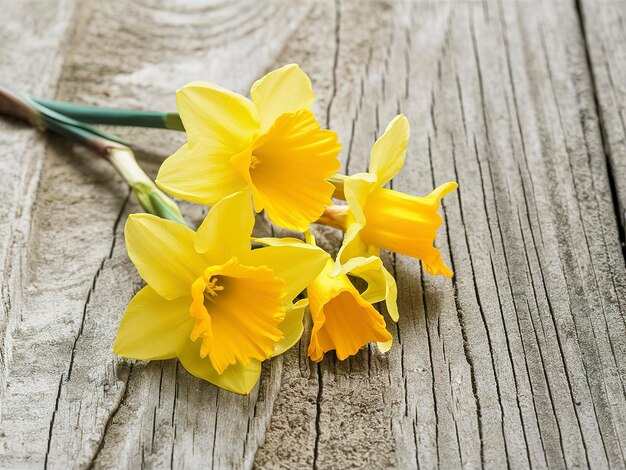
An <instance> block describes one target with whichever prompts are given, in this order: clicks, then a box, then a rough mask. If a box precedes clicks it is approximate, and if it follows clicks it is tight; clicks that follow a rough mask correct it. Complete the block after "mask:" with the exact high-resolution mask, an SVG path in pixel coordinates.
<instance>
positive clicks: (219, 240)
mask: <svg viewBox="0 0 626 470" xmlns="http://www.w3.org/2000/svg"><path fill="white" fill-rule="evenodd" d="M176 99H177V107H178V111H179V114H174V113H158V112H137V111H121V110H112V109H99V108H92V107H87V106H80V105H75V104H71V103H62V102H55V101H46V100H41V99H37V98H33V97H29V96H21V95H14V94H11V93H10V92H8V91H6V90H0V112H3V113H5V114H11V115H13V116H17V117H21V118H23V119H26V120H28V121H30V122H31V123H32V124H34V125H35V126H37V127H39V128H43V129H50V130H52V131H55V132H58V133H61V134H63V135H66V136H68V137H71V138H73V139H76V140H79V141H80V142H83V143H85V144H87V145H88V146H90V147H92V148H93V149H95V150H96V151H98V152H99V153H100V154H101V155H103V156H104V157H106V158H107V159H108V160H109V161H110V162H111V163H112V164H113V165H114V166H115V168H116V169H117V170H118V172H119V173H120V175H121V176H122V177H123V178H124V179H125V180H126V181H127V182H128V184H129V185H130V186H131V188H132V189H133V191H134V192H135V194H136V196H137V199H138V201H139V203H140V205H141V206H142V207H143V209H144V210H145V211H146V212H147V213H142V214H133V215H131V216H129V218H128V220H127V221H126V228H125V236H126V247H127V249H128V255H129V257H130V259H131V260H132V262H133V263H134V264H135V266H136V268H137V271H138V272H139V274H140V275H141V277H142V278H143V279H144V280H145V282H146V286H145V287H144V288H143V289H141V290H140V291H139V292H138V293H137V294H136V295H135V296H134V298H133V299H132V300H131V302H130V303H129V305H128V307H127V308H126V312H125V313H124V316H123V318H122V321H121V323H120V326H119V330H118V332H117V337H116V339H115V344H114V345H113V352H114V353H115V354H118V355H120V356H123V357H127V358H133V359H139V360H163V359H170V358H178V359H179V360H180V361H181V363H182V365H183V366H184V367H185V368H186V369H187V370H188V371H189V372H190V373H191V374H193V375H195V376H197V377H199V378H201V379H204V380H207V381H209V382H211V383H213V384H215V385H217V386H219V387H222V388H224V389H226V390H230V391H232V392H236V393H242V394H246V393H249V392H250V390H251V389H252V388H253V387H254V385H255V384H256V382H257V381H258V379H259V375H260V372H261V363H262V362H263V361H265V360H268V359H270V358H272V357H273V356H276V355H278V354H282V353H284V352H285V351H287V350H288V349H289V348H291V347H292V346H293V345H294V344H296V343H297V342H298V341H299V340H300V338H301V336H302V334H303V331H304V327H303V321H304V315H305V311H306V309H307V307H308V311H309V314H310V315H311V320H312V328H311V334H310V338H307V340H308V342H309V347H308V355H309V357H310V358H311V360H313V361H321V360H322V358H323V357H324V354H325V353H327V352H329V351H333V350H334V351H335V353H336V355H337V358H338V359H339V360H344V359H346V358H348V357H350V356H352V355H354V354H356V353H357V352H358V351H359V349H360V348H362V347H363V346H365V345H367V344H368V343H370V342H375V343H377V344H378V347H379V349H380V350H381V351H383V352H386V351H388V350H389V348H390V347H391V343H392V337H391V334H390V333H389V332H388V331H387V328H386V321H385V318H384V317H383V316H382V315H381V314H380V313H379V312H378V311H377V310H376V309H375V308H374V307H373V304H375V303H377V302H382V301H384V302H385V303H386V307H387V309H386V310H387V312H388V314H389V317H390V319H391V320H392V321H397V320H398V308H397V306H396V294H397V291H396V283H395V280H394V278H393V276H392V275H391V274H390V273H389V271H387V269H386V268H385V266H384V265H383V262H382V261H381V259H380V249H385V250H389V251H393V252H396V253H401V254H404V255H408V256H411V257H414V258H417V259H419V260H421V262H422V265H423V267H424V270H425V271H426V272H427V273H429V274H431V275H435V276H436V275H443V276H446V277H451V276H452V271H451V270H450V269H449V268H448V267H447V266H445V264H444V263H443V261H442V259H441V255H440V253H439V250H438V249H437V248H436V247H435V246H434V242H435V237H436V231H437V228H438V227H439V226H440V225H441V217H440V216H439V215H438V213H437V210H438V207H439V201H440V199H441V198H442V197H443V196H445V195H446V194H448V193H449V192H450V191H453V190H454V189H455V188H456V187H457V185H456V183H453V182H450V183H445V184H443V185H441V186H439V187H438V188H436V189H435V190H434V191H433V192H432V193H430V194H429V195H428V196H426V197H419V196H412V195H408V194H405V193H402V192H399V191H394V190H391V189H386V188H385V187H384V186H385V184H386V183H387V182H388V181H390V180H391V179H392V178H393V177H394V176H395V175H396V174H397V173H398V172H399V171H400V170H401V169H402V166H403V164H404V158H405V153H406V148H407V144H408V140H409V123H408V121H407V119H406V118H405V117H404V116H402V115H399V116H397V117H396V118H394V119H393V120H392V121H391V122H390V123H389V125H388V126H387V128H386V130H385V132H384V134H383V135H382V136H381V137H380V138H379V139H378V140H377V141H376V142H375V143H374V145H373V147H372V150H371V156H370V164H369V172H367V173H359V174H355V175H349V176H347V175H341V174H337V173H336V172H337V171H338V169H339V167H340V162H339V160H338V158H337V156H338V154H339V151H340V149H341V145H340V144H339V142H338V136H337V134H335V133H334V132H333V131H331V130H326V129H321V128H320V124H319V122H318V121H317V120H316V117H315V115H314V114H313V112H311V107H312V105H313V103H314V101H315V95H314V93H313V90H312V87H311V82H310V80H309V78H308V77H307V75H306V74H305V73H304V72H303V71H302V70H301V69H300V68H299V67H298V66H297V65H287V66H284V67H282V68H280V69H278V70H274V71H273V72H270V73H269V74H267V75H266V76H265V77H263V78H261V79H260V80H258V81H257V82H255V83H254V85H253V86H252V89H251V90H250V99H248V98H246V97H244V96H241V95H238V94H236V93H234V92H231V91H229V90H227V89H224V88H222V87H220V86H217V85H214V84H211V83H206V82H193V83H190V84H188V85H186V86H185V87H183V88H182V89H181V90H179V91H178V92H177V95H176ZM94 123H100V124H118V125H141V126H148V127H159V128H166V129H175V130H181V131H182V130H184V131H185V132H186V135H187V143H186V144H185V145H183V146H182V147H181V148H180V149H179V150H178V151H177V152H176V153H174V154H173V155H171V156H170V157H169V158H167V159H166V160H165V161H164V162H163V164H162V166H161V168H160V170H159V173H158V176H157V178H156V182H153V181H152V180H151V179H150V178H148V177H147V176H146V174H145V173H144V172H143V171H142V170H141V168H140V167H139V166H138V165H137V162H136V160H135V158H134V155H133V153H132V151H131V150H130V148H129V147H128V146H126V145H125V144H124V143H123V142H122V140H121V139H120V138H118V137H116V136H114V135H111V134H108V133H105V132H102V131H100V130H98V129H96V128H94V127H92V126H90V125H89V124H94ZM155 183H156V185H155ZM165 193H168V194H170V195H172V196H175V197H178V198H181V199H185V200H188V201H192V202H195V203H198V204H204V205H207V206H211V209H210V211H209V213H208V215H207V216H206V218H205V219H204V221H203V222H202V223H201V224H200V226H199V227H198V228H197V229H195V230H194V229H193V228H190V227H189V226H188V224H187V223H186V221H185V219H184V218H183V216H182V215H181V213H180V211H179V210H178V207H177V205H176V203H175V202H174V201H173V200H172V199H170V198H169V197H168V196H167V195H166V194H165ZM333 198H334V199H335V200H337V202H339V201H345V203H343V202H339V204H334V203H333ZM261 211H265V214H266V215H267V217H268V218H269V220H270V221H271V222H272V223H273V224H275V225H276V226H278V227H282V228H285V229H289V230H294V231H298V232H301V233H302V234H303V236H302V239H299V238H252V230H253V227H254V223H255V217H254V213H255V212H257V213H258V212H261ZM313 223H316V224H323V225H327V226H331V227H334V228H336V229H339V230H342V231H343V232H344V238H343V243H342V245H341V247H340V249H339V252H338V254H337V256H336V258H335V259H333V258H332V257H331V256H330V255H329V254H328V253H326V252H325V251H324V250H323V249H321V248H320V247H318V246H316V244H315V239H314V237H313V235H312V233H311V231H310V226H311V224H313ZM253 245H254V249H253ZM354 277H356V278H360V279H362V280H363V281H365V284H364V285H366V286H367V287H366V288H365V289H364V290H363V291H362V292H361V291H359V290H358V289H357V288H356V287H355V286H354V284H353V282H352V278H354ZM305 291H306V297H304V296H303V295H302V294H303V292H305Z"/></svg>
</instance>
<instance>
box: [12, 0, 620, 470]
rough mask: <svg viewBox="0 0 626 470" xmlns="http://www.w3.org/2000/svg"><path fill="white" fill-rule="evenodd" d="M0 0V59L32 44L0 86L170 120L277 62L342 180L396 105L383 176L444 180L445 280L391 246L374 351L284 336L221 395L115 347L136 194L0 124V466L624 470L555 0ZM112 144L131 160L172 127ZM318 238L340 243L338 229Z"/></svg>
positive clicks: (592, 211) (611, 246)
mask: <svg viewBox="0 0 626 470" xmlns="http://www.w3.org/2000/svg"><path fill="white" fill-rule="evenodd" d="M0 3H2V7H3V8H5V10H6V8H9V12H10V13H12V14H10V15H9V17H11V18H12V21H13V25H14V26H13V28H14V29H8V30H7V31H8V32H5V31H3V32H2V33H0V34H3V35H6V36H7V38H5V37H4V36H3V39H5V41H4V44H10V45H12V46H11V48H8V47H2V48H0V57H4V55H5V54H15V53H16V52H15V51H20V50H23V48H24V47H26V45H31V47H33V49H34V51H33V53H32V54H30V55H29V59H28V61H27V62H23V64H24V65H23V67H24V68H23V69H18V68H15V67H13V66H12V67H3V68H0V74H2V75H0V77H1V78H2V80H1V81H2V82H3V83H15V81H16V80H17V77H23V76H26V77H32V78H30V79H29V80H30V81H26V82H25V83H24V85H23V86H24V88H25V91H29V92H34V93H38V94H44V95H46V96H47V97H56V98H59V99H71V100H77V101H83V102H86V103H90V104H103V105H104V104H107V105H111V106H132V107H141V108H146V107H147V108H161V109H169V108H171V107H173V103H174V102H173V94H172V91H173V90H174V89H175V88H176V87H178V86H180V85H182V84H184V83H186V82H187V81H190V80H193V79H198V78H202V79H208V80H211V81H214V82H217V83H220V84H222V85H224V86H228V87H230V88H233V89H235V90H237V91H240V92H246V90H247V89H248V87H249V86H250V84H251V83H252V81H253V80H254V79H255V78H257V77H258V76H260V75H261V74H262V73H263V72H264V71H267V70H270V69H272V68H274V67H276V66H279V65H282V64H284V63H287V62H292V61H294V62H298V63H300V64H301V65H302V67H303V68H304V69H305V70H306V71H307V72H308V73H309V74H310V75H311V78H312V80H313V83H314V87H315V90H316V92H317V94H318V102H317V103H316V109H315V110H316V112H317V113H318V114H319V115H320V116H321V118H322V121H324V120H326V123H327V124H328V125H329V126H330V127H332V128H333V129H334V130H336V131H337V132H339V134H340V136H341V138H342V141H343V143H344V149H343V151H342V159H343V162H344V169H345V170H346V171H349V172H351V173H354V172H357V171H363V170H365V169H366V166H367V157H368V153H369V148H370V146H371V144H372V143H373V141H374V140H375V138H376V136H378V135H380V133H381V132H382V130H383V129H384V127H385V125H386V123H387V122H388V121H389V120H390V119H391V118H392V117H393V116H394V115H395V114H396V113H397V112H403V113H405V114H406V115H407V116H408V118H409V121H410V122H411V125H412V139H411V144H410V148H409V156H408V158H407V165H406V167H405V169H404V170H403V173H402V174H401V175H400V176H399V177H398V178H397V179H396V180H395V181H394V182H393V187H394V188H395V189H399V190H403V191H407V192H411V193H414V194H426V193H427V192H428V191H430V190H431V189H432V188H433V187H434V186H435V185H437V184H439V183H442V182H444V181H448V180H457V181H459V183H460V186H461V187H460V190H459V192H458V193H457V194H453V195H451V196H448V197H447V199H446V201H445V204H444V208H443V211H442V213H443V214H444V227H442V229H441V231H440V235H441V237H440V241H439V245H440V247H441V249H442V251H443V254H444V258H445V259H446V260H447V261H448V262H449V264H450V265H451V266H452V267H453V268H454V269H455V271H456V277H455V278H454V279H453V280H452V281H450V280H444V279H435V278H432V277H428V276H424V275H423V273H422V272H421V270H420V267H419V263H417V262H416V261H414V260H411V259H408V258H405V257H402V256H386V262H387V263H388V264H389V267H390V268H392V269H393V270H394V272H395V275H396V277H397V279H398V284H399V289H400V292H399V296H400V298H399V300H400V312H401V318H400V321H399V323H398V324H397V326H391V328H392V330H393V332H394V337H395V339H396V342H395V345H394V348H393V349H392V350H391V352H390V353H388V354H387V355H381V354H380V353H378V351H377V350H376V348H375V347H374V348H367V349H366V350H364V351H362V352H360V353H359V354H358V355H357V356H356V357H354V358H353V359H351V360H349V361H346V362H338V361H336V359H335V358H333V357H332V355H328V356H327V358H326V359H325V360H324V361H323V362H322V363H321V364H320V365H319V366H318V365H316V364H313V363H311V362H310V361H308V359H307V357H306V340H304V341H303V342H302V343H301V344H300V346H299V347H297V348H294V349H293V350H292V351H290V352H289V353H288V354H286V355H285V356H284V357H283V358H278V359H276V360H273V361H271V362H270V363H269V364H267V366H266V367H265V368H264V371H263V377H262V380H261V383H260V386H259V387H258V388H257V389H255V390H254V391H253V393H252V394H251V395H250V396H249V397H239V396H235V395H232V394H229V393H226V392H222V391H218V390H217V389H216V388H215V387H213V386H211V385H209V384H206V383H204V382H201V381H199V380H197V379H195V378H193V377H191V376H189V374H187V373H186V371H185V370H184V369H183V368H181V367H180V366H178V365H177V364H176V363H175V362H174V361H165V362H153V363H141V362H138V363H131V362H130V361H124V360H120V359H118V358H115V357H114V356H113V355H112V354H111V352H110V350H111V344H112V341H113V337H114V334H115V329H116V325H117V322H118V321H119V318H120V316H121V313H122V311H123V309H124V306H125V305H126V303H127V302H128V300H129V299H130V298H131V296H132V295H133V293H134V292H136V291H137V290H138V289H139V287H140V286H141V281H140V279H139V277H138V276H137V274H136V273H135V272H134V270H133V267H132V264H131V263H130V262H129V261H128V260H127V258H126V254H125V248H124V243H123V236H122V228H123V221H124V219H125V217H126V215H127V214H128V213H129V212H132V211H137V210H138V207H137V205H136V204H135V203H134V201H133V200H132V199H130V198H129V197H128V191H127V190H126V189H125V188H124V186H123V185H122V184H121V182H120V181H119V179H118V178H116V177H115V176H114V173H113V172H112V170H111V169H110V168H108V167H107V166H106V165H105V164H104V162H100V161H98V160H97V159H96V158H94V157H92V156H91V154H90V153H89V152H87V151H84V150H82V149H79V148H75V147H73V146H70V145H67V144H66V143H64V142H62V141H61V140H60V139H56V138H48V139H46V140H44V139H43V138H39V137H33V135H32V133H31V132H30V131H29V130H26V129H24V128H22V127H20V126H18V125H13V124H4V121H3V123H2V124H0V125H1V126H2V127H0V139H1V140H2V143H4V144H5V145H4V146H3V148H4V149H9V150H10V151H6V150H4V151H3V153H2V160H1V163H0V164H1V165H2V169H3V171H2V173H1V176H0V177H1V178H3V180H2V181H3V184H2V185H1V186H0V188H2V189H1V190H2V191H3V193H2V196H5V194H4V191H5V188H9V189H7V190H6V191H7V193H6V197H2V198H1V199H0V201H1V204H3V206H0V207H2V211H3V213H4V212H5V209H6V212H7V213H9V214H10V217H9V221H10V223H9V224H7V225H5V224H3V225H2V226H1V227H0V234H1V235H2V240H3V242H2V243H3V251H2V256H3V258H2V264H1V266H2V269H3V271H2V295H3V305H4V306H5V307H4V316H3V318H2V320H0V322H1V323H0V325H1V327H2V330H1V331H2V333H3V347H2V350H3V355H2V374H1V377H2V379H0V380H2V382H1V385H2V388H1V392H0V393H1V394H2V395H0V398H1V400H0V467H6V468H12V467H16V466H17V467H35V468H40V467H41V466H46V467H50V468H67V467H73V468H74V467H75V468H137V467H140V466H144V465H145V466H147V467H150V468H162V467H172V468H195V467H198V466H203V467H204V466H208V465H211V466H212V467H214V468H250V467H252V466H254V467H256V468H300V467H314V468H319V469H324V468H345V467H367V468H383V467H385V468H416V467H422V468H437V467H441V468H458V467H460V466H466V467H478V466H486V467H490V468H503V467H505V466H506V467H509V468H524V467H528V466H533V467H537V468H546V467H552V468H561V467H564V466H567V467H576V466H580V467H585V466H591V465H593V466H594V467H600V468H603V467H609V466H610V467H612V468H620V467H623V466H624V464H625V462H624V448H625V446H626V442H625V440H626V424H625V423H626V406H625V403H624V387H623V381H624V376H625V369H624V368H625V367H626V366H625V364H626V361H625V360H624V359H625V358H626V342H625V335H624V309H625V306H624V305H623V299H625V298H626V296H625V295H624V294H626V271H625V268H624V258H623V256H622V252H621V247H620V243H619V237H618V230H617V225H616V221H615V217H614V210H613V204H612V199H611V191H610V185H609V181H608V175H607V167H606V159H605V154H604V149H603V145H602V139H601V135H600V131H599V127H598V118H597V114H596V107H595V99H594V88H593V81H592V78H591V75H590V73H589V70H588V66H587V55H586V49H585V44H584V41H583V35H582V31H581V28H580V18H579V16H578V11H577V9H576V8H575V5H573V4H570V3H565V2H552V3H543V2H538V1H529V2H483V3H477V2H462V3H451V2H358V1H356V0H351V1H346V0H337V1H334V2H333V1H316V2H308V1H301V2H298V3H295V4H294V3H289V4H287V3H282V2H268V3H263V4H261V3H260V2H254V1H251V0H250V1H243V2H237V3H233V2H221V3H213V2H210V3H208V2H207V3H205V4H196V3H194V4H193V5H185V4H180V3H175V4H170V3H167V4H164V3H163V2H158V1H156V0H146V1H143V2H126V1H123V0H115V1H112V2H93V1H84V2H82V3H81V4H80V7H79V8H78V9H77V10H76V11H75V9H74V8H73V6H72V4H69V3H54V4H52V5H53V6H52V5H50V4H49V3H47V2H42V3H37V2H27V3H28V4H27V5H25V6H20V4H17V3H16V2H10V1H9V2H6V1H5V2H2V1H0ZM7 5H8V6H7ZM41 5H46V8H47V9H49V10H47V9H43V7H41ZM35 6H37V7H41V8H35ZM22 8H23V10H22ZM5 10H3V11H5ZM31 10H32V11H34V12H35V13H28V11H31ZM583 10H584V9H583ZM42 11H43V12H47V14H42ZM18 13H20V14H18ZM70 25H77V26H73V27H70ZM29 28H30V29H29ZM20 30H24V31H25V32H24V31H23V32H20ZM586 33H587V36H588V37H590V33H589V27H587V28H586ZM33 37H38V38H40V43H34V42H32V41H33ZM41 38H45V40H44V39H41ZM55 38H56V39H55ZM620 40H621V41H623V38H622V39H620ZM37 44H39V46H37ZM43 46H45V48H43ZM20 48H22V49H20ZM9 51H13V52H9ZM3 62H4V59H3ZM13 62H14V61H11V63H13ZM592 62H593V60H592ZM34 70H37V72H38V73H37V74H35V73H34ZM594 72H595V65H594ZM59 77H60V79H59ZM593 78H594V80H596V85H597V81H598V78H597V73H596V74H594V77H593ZM57 83H58V86H57ZM46 87H48V88H46ZM596 88H597V86H596ZM55 89H56V92H55V91H54V90H55ZM600 101H601V100H600ZM601 110H602V119H603V121H602V122H603V123H606V122H607V120H606V119H607V118H605V114H606V113H605V111H604V110H603V108H602V104H601ZM605 128H606V124H605ZM124 135H125V136H126V137H127V138H128V139H129V140H131V141H133V142H137V143H138V144H139V145H140V146H142V147H143V150H142V151H141V152H139V157H140V159H141V162H142V164H143V165H145V166H146V167H147V168H148V169H149V170H150V171H151V172H155V171H156V168H157V167H158V164H159V163H160V161H161V159H162V157H163V155H164V154H167V153H168V152H171V151H173V150H174V149H175V148H176V147H177V146H178V145H180V143H181V142H182V139H183V136H181V135H179V134H174V133H167V132H161V131H148V130H140V129H133V130H125V131H124ZM617 140H619V139H617ZM44 142H46V143H44ZM16 154H28V158H26V159H23V160H19V159H15V155H16ZM613 154H614V155H616V154H615V153H613ZM5 180H6V181H7V182H9V183H10V184H9V185H5V184H4V181H5ZM184 212H185V213H186V215H189V216H190V217H191V218H192V219H193V220H194V221H196V222H197V221H199V220H200V219H201V217H202V214H203V210H202V209H201V208H198V207H192V206H191V205H185V206H184ZM260 222H262V221H260ZM258 230H259V233H269V232H270V228H269V227H268V226H267V224H265V223H263V222H262V223H260V226H259V229H258ZM316 232H317V235H318V238H319V239H320V242H321V243H322V244H323V245H324V246H325V247H326V248H328V249H331V250H336V249H337V247H338V244H339V242H340V236H339V234H338V233H337V232H335V231H333V230H331V229H318V230H316Z"/></svg>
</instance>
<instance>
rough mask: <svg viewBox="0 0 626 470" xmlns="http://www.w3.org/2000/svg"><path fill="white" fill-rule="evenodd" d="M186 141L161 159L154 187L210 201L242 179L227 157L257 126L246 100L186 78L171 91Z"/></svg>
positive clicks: (247, 141) (241, 183)
mask: <svg viewBox="0 0 626 470" xmlns="http://www.w3.org/2000/svg"><path fill="white" fill-rule="evenodd" d="M176 103H177V105H178V110H179V113H180V117H181V119H182V121H183V124H184V126H185V130H186V131H187V144H185V145H183V146H182V147H181V148H180V149H179V150H178V151H177V152H176V153H175V154H174V155H172V156H171V157H169V158H167V159H166V160H165V161H164V162H163V165H162V166H161V168H160V170H159V174H158V176H157V179H156V183H157V185H158V186H159V187H160V188H161V189H163V190H164V191H167V192H168V193H170V194H173V195H174V196H178V197H180V198H183V199H186V200H189V201H194V202H198V203H201V204H207V205H213V204H215V203H216V202H217V201H219V200H220V199H221V198H222V197H225V196H227V195H229V194H232V193H234V192H237V191H240V190H242V189H243V188H244V187H245V185H246V183H245V181H244V180H243V178H241V176H240V175H239V174H238V173H237V172H236V171H235V169H234V168H233V167H232V165H231V164H230V159H231V158H232V157H233V156H234V155H237V154H238V153H240V152H241V151H242V150H243V149H245V148H247V147H249V146H250V144H251V142H252V141H253V139H254V138H255V136H256V134H257V133H258V131H259V128H260V122H259V116H258V112H257V110H256V107H255V106H254V104H253V103H252V102H251V101H250V100H249V99H247V98H245V97H243V96H241V95H238V94H237V93H233V92H232V91H229V90H226V89H225V88H221V87H219V86H217V85H213V84H211V83H206V82H192V83H190V84H189V85H186V86H184V87H183V88H182V89H180V90H179V91H178V92H177V94H176Z"/></svg>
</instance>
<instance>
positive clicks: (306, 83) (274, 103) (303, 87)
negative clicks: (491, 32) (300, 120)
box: [250, 64, 315, 131]
mask: <svg viewBox="0 0 626 470" xmlns="http://www.w3.org/2000/svg"><path fill="white" fill-rule="evenodd" d="M250 96H251V97H252V101H253V102H254V104H255V105H256V106H257V108H258V110H259V114H260V116H261V127H262V129H263V131H266V130H268V129H269V128H270V127H272V124H273V123H274V121H275V120H276V119H278V117H279V116H280V115H281V114H284V113H295V112H296V111H300V110H301V109H311V106H313V102H314V101H315V94H314V93H313V89H312V88H311V80H309V77H308V76H307V74H306V73H304V72H303V71H302V70H301V69H300V67H298V65H297V64H289V65H285V66H284V67H281V68H279V69H277V70H274V71H273V72H270V73H268V74H267V75H266V76H265V77H263V78H261V79H259V80H257V81H256V82H254V85H252V89H251V90H250Z"/></svg>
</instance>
